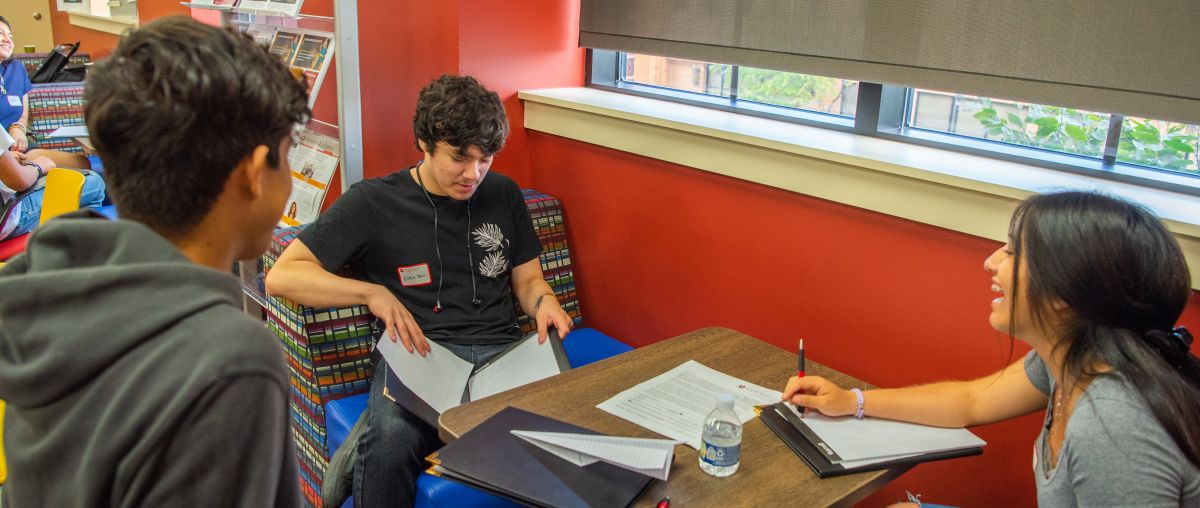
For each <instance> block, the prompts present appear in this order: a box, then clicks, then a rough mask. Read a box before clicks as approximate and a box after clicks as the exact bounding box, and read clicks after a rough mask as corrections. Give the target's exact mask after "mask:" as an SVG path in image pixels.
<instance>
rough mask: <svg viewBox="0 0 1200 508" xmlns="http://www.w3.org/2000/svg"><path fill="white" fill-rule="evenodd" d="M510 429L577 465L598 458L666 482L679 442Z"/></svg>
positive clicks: (513, 432)
mask: <svg viewBox="0 0 1200 508" xmlns="http://www.w3.org/2000/svg"><path fill="white" fill-rule="evenodd" d="M511 432H512V434H513V435H514V436H517V437H519V438H521V439H524V440H526V441H529V442H530V443H533V444H534V445H537V446H538V447H540V448H542V449H544V450H546V451H548V452H550V453H553V454H555V455H557V456H559V457H561V458H563V459H564V460H566V461H568V462H570V463H572V464H575V465H577V466H586V465H588V464H591V463H594V462H596V461H601V462H605V463H608V464H612V465H614V466H617V467H621V468H625V469H628V470H630V471H635V472H638V473H641V474H644V475H646V476H649V477H652V478H657V479H659V480H662V481H667V475H668V474H669V473H670V472H671V462H672V461H673V460H674V458H675V445H676V444H678V441H672V440H670V439H647V438H639V437H617V436H599V435H595V434H575V433H569V432H535V431H529V430H513V431H511Z"/></svg>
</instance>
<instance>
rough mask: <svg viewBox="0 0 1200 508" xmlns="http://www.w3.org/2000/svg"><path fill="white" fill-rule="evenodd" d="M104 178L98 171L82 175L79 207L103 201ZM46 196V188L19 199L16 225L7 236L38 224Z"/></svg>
mask: <svg viewBox="0 0 1200 508" xmlns="http://www.w3.org/2000/svg"><path fill="white" fill-rule="evenodd" d="M104 189H105V186H104V178H103V177H101V176H100V173H97V172H95V171H89V172H88V173H87V175H86V176H84V177H83V192H81V193H80V194H79V207H80V208H96V207H98V206H100V204H101V203H103V202H104ZM45 197H46V189H44V188H42V189H38V190H36V191H33V193H32V194H30V195H28V196H26V197H25V199H24V200H22V201H21V211H20V212H19V213H18V216H17V227H16V229H13V232H12V233H11V234H9V235H8V236H9V238H12V237H14V236H17V235H23V234H25V233H28V232H30V231H33V228H36V227H37V225H38V220H39V219H40V218H41V215H42V200H44V199H45Z"/></svg>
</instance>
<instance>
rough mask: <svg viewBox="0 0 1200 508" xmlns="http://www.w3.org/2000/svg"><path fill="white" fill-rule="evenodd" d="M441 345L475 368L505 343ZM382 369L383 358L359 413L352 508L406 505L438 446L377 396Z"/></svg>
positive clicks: (416, 421) (427, 429)
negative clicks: (361, 420)
mask: <svg viewBox="0 0 1200 508" xmlns="http://www.w3.org/2000/svg"><path fill="white" fill-rule="evenodd" d="M380 340H388V339H387V338H386V337H384V338H381V339H380ZM439 344H441V343H439ZM441 345H442V346H445V347H446V348H447V349H449V350H450V351H452V352H454V354H455V355H457V356H458V357H459V358H462V359H463V360H466V361H468V362H471V363H473V364H474V365H475V367H479V366H480V365H482V364H484V363H486V362H487V361H488V360H491V359H492V358H493V357H495V356H496V355H498V354H500V353H501V352H503V351H504V349H505V348H507V347H508V344H493V345H486V346H459V345H454V344H441ZM414 354H415V353H414ZM387 368H388V366H387V364H386V363H385V362H384V361H383V360H380V361H379V363H378V364H377V365H376V366H375V378H374V380H373V381H372V383H371V394H370V395H369V396H368V398H367V410H366V412H364V414H363V415H362V418H365V419H366V424H365V427H364V428H363V433H362V437H361V438H359V440H358V458H357V459H356V460H355V462H354V482H353V493H354V507H355V508H364V507H373V506H387V507H396V506H412V505H413V503H414V502H415V500H416V487H417V476H418V475H420V474H421V471H424V470H425V457H426V456H428V455H429V454H430V453H433V452H434V451H436V450H437V449H438V448H441V447H442V440H441V438H439V437H438V431H437V429H436V428H434V427H432V426H430V425H429V424H428V423H425V421H424V420H422V419H420V418H419V417H417V416H416V415H414V414H412V413H410V412H409V411H408V410H406V409H404V408H403V407H401V406H400V405H399V404H396V403H395V402H392V401H391V400H388V399H387V398H386V397H384V396H383V379H384V377H385V376H386V374H385V372H386V371H385V369H387ZM347 444H349V443H347ZM343 446H345V445H343Z"/></svg>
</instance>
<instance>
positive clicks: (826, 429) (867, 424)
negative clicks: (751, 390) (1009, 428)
mask: <svg viewBox="0 0 1200 508" xmlns="http://www.w3.org/2000/svg"><path fill="white" fill-rule="evenodd" d="M792 410H793V412H795V409H794V408H793V409H792ZM804 424H805V425H807V426H808V428H809V429H810V430H812V431H813V433H814V434H816V435H817V438H818V439H820V440H821V441H822V442H824V443H825V445H826V446H828V447H830V448H831V449H833V451H834V452H835V453H837V454H838V456H839V457H840V460H832V459H831V460H830V462H833V463H835V464H842V465H844V466H846V467H853V466H852V465H851V463H866V464H869V463H872V462H882V461H885V460H894V459H898V458H901V457H904V456H910V455H919V454H923V453H933V452H942V451H950V450H961V449H964V448H976V447H980V446H984V445H986V444H987V442H986V441H984V440H982V439H979V436H976V435H975V434H972V433H971V431H969V430H967V429H947V428H943V427H930V426H928V425H921V424H917V423H908V422H898V421H895V420H882V419H878V418H863V419H861V420H860V419H858V418H852V417H848V416H847V417H840V418H835V417H830V416H825V415H823V414H821V413H819V412H817V411H809V412H808V413H807V416H805V417H804Z"/></svg>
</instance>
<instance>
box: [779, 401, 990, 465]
mask: <svg viewBox="0 0 1200 508" xmlns="http://www.w3.org/2000/svg"><path fill="white" fill-rule="evenodd" d="M759 409H760V412H759V414H758V418H759V419H760V420H762V421H763V423H765V424H766V425H767V428H769V429H771V431H772V432H774V433H775V435H776V436H779V439H782V440H783V442H784V443H787V445H788V447H789V448H791V449H792V451H793V452H796V455H799V456H800V458H801V459H803V460H804V463H805V464H808V467H809V468H811V469H812V470H813V472H814V473H816V474H817V477H818V478H829V477H833V476H842V475H847V474H853V473H861V472H863V471H875V470H878V469H887V468H890V467H895V466H902V465H908V464H918V463H921V462H931V461H934V460H943V459H953V458H957V457H968V456H971V455H979V454H982V453H983V448H982V447H975V448H963V449H958V450H947V451H942V452H931V453H923V454H920V455H913V456H908V457H900V458H897V459H893V460H887V461H883V462H874V463H871V464H867V465H863V466H858V467H852V468H847V467H845V466H843V465H841V464H834V463H833V462H830V460H829V458H828V456H827V454H826V453H824V452H822V451H821V450H820V449H818V447H819V446H825V444H824V443H823V442H821V440H820V438H818V437H817V435H816V434H815V433H813V431H812V430H811V429H809V428H808V426H807V425H805V424H804V421H803V420H802V419H800V418H798V417H796V415H795V414H794V413H792V411H791V410H790V409H788V408H787V406H785V405H784V404H783V403H782V402H778V403H775V404H772V405H770V406H761V407H760V408H759ZM781 413H782V414H781ZM785 415H786V416H785ZM825 448H826V449H828V447H827V446H825ZM829 453H832V450H830V452H829Z"/></svg>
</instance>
